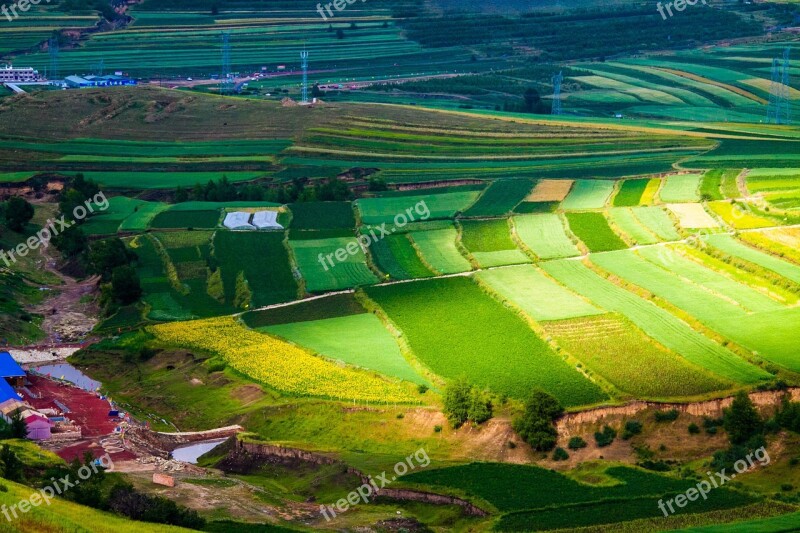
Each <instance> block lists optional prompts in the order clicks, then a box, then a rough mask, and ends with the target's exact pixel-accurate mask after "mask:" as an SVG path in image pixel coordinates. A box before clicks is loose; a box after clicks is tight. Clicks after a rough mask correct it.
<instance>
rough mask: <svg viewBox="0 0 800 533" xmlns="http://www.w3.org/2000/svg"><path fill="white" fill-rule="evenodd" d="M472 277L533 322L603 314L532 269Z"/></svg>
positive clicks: (487, 272) (513, 269)
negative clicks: (512, 304)
mask: <svg viewBox="0 0 800 533" xmlns="http://www.w3.org/2000/svg"><path fill="white" fill-rule="evenodd" d="M476 275H477V278H478V279H479V280H480V281H482V282H484V283H486V284H487V285H488V286H489V287H490V289H491V290H492V291H493V292H496V293H497V294H498V295H499V296H500V297H501V298H502V299H504V300H508V301H510V302H512V303H514V304H515V305H517V306H518V307H520V308H521V309H522V310H523V311H525V312H526V313H527V314H529V315H530V316H531V317H532V318H533V319H534V320H538V321H543V320H563V319H566V318H576V317H583V316H589V315H598V314H602V313H603V312H604V311H602V310H600V309H598V308H597V307H595V306H594V305H592V304H590V303H589V302H588V301H586V300H585V299H583V298H582V297H581V296H578V295H577V294H575V293H574V292H572V291H570V290H569V289H567V288H565V287H564V286H562V285H559V284H558V282H556V281H554V280H553V279H552V278H549V277H548V276H547V275H545V274H544V273H543V272H542V271H541V270H539V269H538V268H535V267H533V266H524V265H522V266H516V267H511V268H502V269H497V270H486V271H482V272H479V273H478V274H476Z"/></svg>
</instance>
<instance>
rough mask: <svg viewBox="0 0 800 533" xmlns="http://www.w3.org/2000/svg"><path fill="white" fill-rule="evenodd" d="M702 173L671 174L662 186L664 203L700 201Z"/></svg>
mask: <svg viewBox="0 0 800 533" xmlns="http://www.w3.org/2000/svg"><path fill="white" fill-rule="evenodd" d="M702 181H703V175H702V174H679V175H675V176H669V177H668V178H667V181H666V182H665V183H664V186H663V187H661V193H660V197H661V201H662V202H664V203H673V204H674V203H681V202H698V201H700V183H701V182H702Z"/></svg>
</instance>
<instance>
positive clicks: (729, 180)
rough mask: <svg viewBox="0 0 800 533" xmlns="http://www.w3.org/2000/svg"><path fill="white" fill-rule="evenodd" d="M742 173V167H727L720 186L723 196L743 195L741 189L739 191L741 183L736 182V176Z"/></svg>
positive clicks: (736, 196) (737, 196) (738, 196)
mask: <svg viewBox="0 0 800 533" xmlns="http://www.w3.org/2000/svg"><path fill="white" fill-rule="evenodd" d="M740 173H741V170H740V169H727V170H724V171H723V173H722V185H721V186H720V189H721V191H722V196H723V197H725V198H740V197H741V196H742V193H741V191H739V185H738V184H737V183H736V178H737V177H738V176H739V174H740Z"/></svg>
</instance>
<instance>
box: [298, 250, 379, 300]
mask: <svg viewBox="0 0 800 533" xmlns="http://www.w3.org/2000/svg"><path fill="white" fill-rule="evenodd" d="M350 243H356V245H357V244H358V243H357V241H356V239H355V237H352V238H351V237H341V238H332V239H316V240H305V241H290V242H289V246H290V247H291V249H292V251H293V252H294V257H295V260H296V261H297V265H298V267H299V268H300V273H301V274H302V276H303V279H304V280H305V282H306V290H307V291H308V292H320V291H331V290H339V289H349V288H352V287H357V286H360V285H370V284H373V283H377V282H378V278H377V277H376V276H375V274H373V273H372V271H371V270H370V269H369V267H368V266H367V264H366V256H365V255H364V252H363V251H362V250H361V247H360V246H357V251H356V253H355V254H353V255H350V254H347V258H346V259H345V261H344V262H339V261H337V260H336V259H335V258H334V259H333V266H330V262H328V261H327V260H325V265H327V269H326V268H325V266H323V264H322V263H321V262H320V260H319V254H323V256H327V255H328V254H332V253H336V251H337V250H339V249H346V247H347V246H348V245H349V244H350ZM351 249H352V245H351Z"/></svg>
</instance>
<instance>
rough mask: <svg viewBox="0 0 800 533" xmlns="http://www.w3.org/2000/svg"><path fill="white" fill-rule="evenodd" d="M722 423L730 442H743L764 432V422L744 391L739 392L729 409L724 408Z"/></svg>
mask: <svg viewBox="0 0 800 533" xmlns="http://www.w3.org/2000/svg"><path fill="white" fill-rule="evenodd" d="M722 420H723V422H722V425H723V426H724V427H725V431H727V432H728V438H729V439H730V441H731V444H744V443H745V442H747V441H749V440H750V439H752V438H753V437H755V436H757V435H761V434H762V433H763V432H764V422H763V421H762V420H761V417H760V416H759V415H758V411H756V408H755V407H754V406H753V402H752V401H751V400H750V396H748V395H747V393H746V392H743V391H741V392H739V393H738V394H737V395H736V397H735V398H734V399H733V403H732V404H731V406H730V408H729V409H725V411H724V415H723V417H722Z"/></svg>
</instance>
